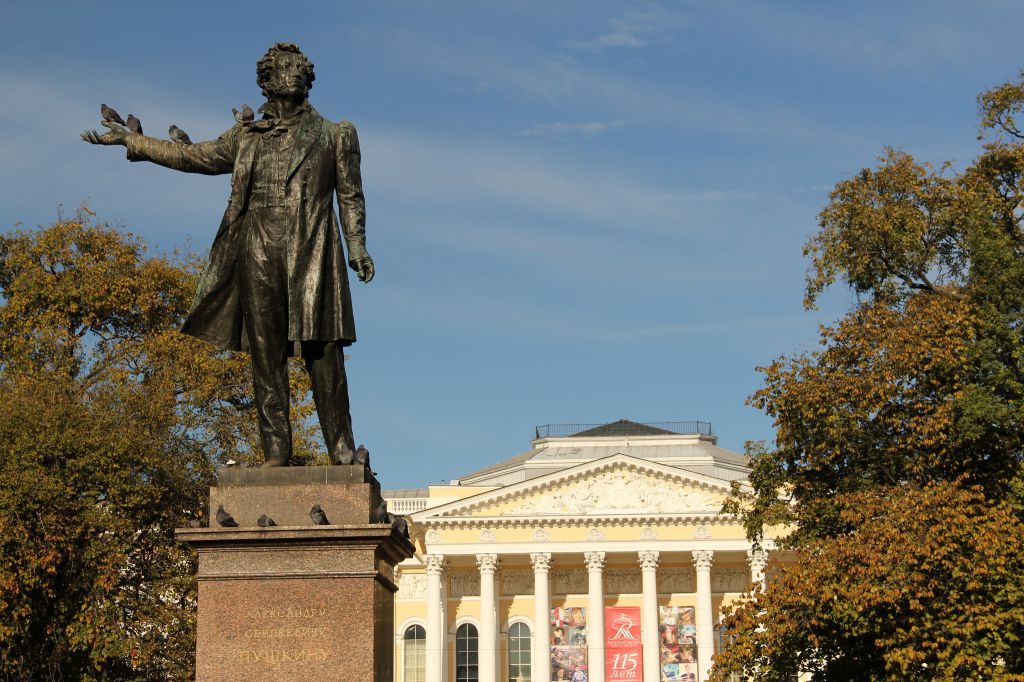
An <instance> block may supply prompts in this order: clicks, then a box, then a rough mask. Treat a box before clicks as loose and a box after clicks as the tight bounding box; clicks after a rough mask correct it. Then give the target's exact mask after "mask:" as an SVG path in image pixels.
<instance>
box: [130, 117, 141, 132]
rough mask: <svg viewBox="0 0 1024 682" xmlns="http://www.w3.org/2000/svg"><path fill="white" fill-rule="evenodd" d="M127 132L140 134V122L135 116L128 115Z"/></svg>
mask: <svg viewBox="0 0 1024 682" xmlns="http://www.w3.org/2000/svg"><path fill="white" fill-rule="evenodd" d="M128 130H130V131H132V132H133V133H138V134H139V135H141V134H142V121H140V120H139V119H138V118H136V116H135V114H128Z"/></svg>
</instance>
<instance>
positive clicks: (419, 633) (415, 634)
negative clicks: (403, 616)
mask: <svg viewBox="0 0 1024 682" xmlns="http://www.w3.org/2000/svg"><path fill="white" fill-rule="evenodd" d="M402 644H403V645H404V646H403V648H402V669H403V675H402V680H403V682H424V681H425V680H426V679H427V631H426V630H424V629H423V626H422V625H410V626H409V627H407V628H406V629H405V634H404V635H403V636H402Z"/></svg>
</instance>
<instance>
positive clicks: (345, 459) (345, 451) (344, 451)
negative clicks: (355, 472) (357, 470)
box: [331, 445, 356, 464]
mask: <svg viewBox="0 0 1024 682" xmlns="http://www.w3.org/2000/svg"><path fill="white" fill-rule="evenodd" d="M355 456H356V453H354V452H352V449H351V448H350V447H348V446H347V445H342V446H341V452H339V453H338V455H337V456H336V457H333V458H332V459H331V464H352V462H353V461H354V460H355Z"/></svg>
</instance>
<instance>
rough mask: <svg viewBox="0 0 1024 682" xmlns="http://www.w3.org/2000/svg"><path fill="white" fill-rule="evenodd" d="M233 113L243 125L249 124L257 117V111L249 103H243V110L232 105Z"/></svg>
mask: <svg viewBox="0 0 1024 682" xmlns="http://www.w3.org/2000/svg"><path fill="white" fill-rule="evenodd" d="M231 113H232V114H234V115H235V120H236V121H238V122H239V123H241V124H242V125H249V124H250V123H252V120H253V118H255V117H256V112H254V111H253V110H252V107H250V106H249V105H248V104H243V105H242V110H241V111H239V110H238V109H235V108H234V107H231Z"/></svg>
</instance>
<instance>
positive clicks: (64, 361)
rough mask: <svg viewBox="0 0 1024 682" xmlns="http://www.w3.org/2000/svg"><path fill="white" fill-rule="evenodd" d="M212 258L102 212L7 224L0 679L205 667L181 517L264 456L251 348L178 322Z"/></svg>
mask: <svg viewBox="0 0 1024 682" xmlns="http://www.w3.org/2000/svg"><path fill="white" fill-rule="evenodd" d="M197 265H199V263H197V262H196V260H195V259H194V258H184V259H183V258H180V257H175V258H167V257H153V256H148V255H147V254H146V252H145V247H144V245H143V243H142V242H141V240H139V239H137V238H135V237H132V236H131V235H125V234H123V233H121V232H118V231H117V230H115V229H112V228H110V227H108V226H106V225H102V224H95V223H94V222H93V221H92V218H91V216H90V214H89V213H88V211H86V210H81V211H79V213H78V214H77V215H76V216H75V217H74V218H71V219H61V220H59V221H58V222H57V223H55V224H54V225H52V226H50V227H48V228H44V229H39V230H34V231H19V232H14V233H11V234H8V235H6V236H2V237H0V296H2V305H0V395H3V408H2V409H0V451H2V452H3V457H2V458H0V612H2V613H3V614H5V616H4V618H3V619H2V620H0V677H4V678H6V679H24V680H61V679H74V680H167V679H188V678H189V677H190V676H191V675H192V667H193V657H194V654H193V649H194V628H195V608H194V607H195V596H196V593H195V583H194V580H193V577H192V576H193V573H194V568H195V566H194V558H193V557H192V555H191V554H190V552H189V551H188V550H187V549H185V548H184V547H182V546H179V545H178V544H177V543H176V542H175V540H174V535H173V529H174V528H175V527H178V526H182V525H185V524H186V523H187V522H188V521H189V520H191V519H197V518H201V517H202V516H203V514H204V507H205V505H206V503H207V490H208V486H209V485H210V484H211V483H212V480H213V473H214V468H215V463H216V462H218V461H221V462H222V461H224V460H226V459H227V458H234V459H236V460H248V459H252V458H255V457H258V456H259V453H258V451H257V446H256V445H255V444H256V443H257V442H258V438H257V434H256V428H255V425H254V421H255V418H254V415H253V410H252V400H251V397H250V395H251V393H250V386H249V384H250V376H249V367H248V363H247V357H246V356H244V355H234V356H229V355H227V354H223V353H220V352H217V351H216V349H214V348H213V347H211V346H209V345H207V344H205V343H203V342H201V341H197V340H195V339H192V338H190V337H186V336H184V335H182V334H180V333H179V332H177V331H176V329H177V327H178V325H180V323H181V321H182V319H183V317H184V315H185V313H186V311H187V308H188V304H189V301H190V300H191V297H192V294H193V292H194V290H195V283H196V279H197V269H196V267H197ZM293 383H294V386H295V396H294V398H295V400H294V403H295V414H294V416H295V417H296V418H297V420H302V419H303V418H304V417H305V416H308V414H309V413H310V411H311V409H312V408H311V406H310V401H309V400H308V399H307V398H306V385H305V384H304V383H303V381H302V379H301V378H300V377H299V376H298V375H296V378H295V381H294V382H293ZM296 431H297V433H298V441H299V442H298V443H297V449H298V451H299V452H307V453H308V452H310V451H311V445H312V435H313V434H312V429H311V427H310V426H309V425H308V424H301V425H300V428H298V429H296Z"/></svg>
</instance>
